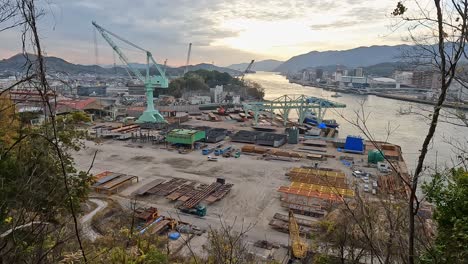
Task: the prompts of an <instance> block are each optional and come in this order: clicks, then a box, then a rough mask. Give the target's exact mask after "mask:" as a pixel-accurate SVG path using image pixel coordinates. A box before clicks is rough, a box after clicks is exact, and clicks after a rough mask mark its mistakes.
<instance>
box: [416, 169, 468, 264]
mask: <svg viewBox="0 0 468 264" xmlns="http://www.w3.org/2000/svg"><path fill="white" fill-rule="evenodd" d="M423 191H424V193H425V194H426V195H427V199H428V201H429V202H431V203H433V204H434V206H435V211H434V216H433V218H434V220H435V222H436V223H437V235H436V238H435V242H434V245H433V247H432V248H431V249H430V250H428V251H427V252H426V253H425V254H423V256H422V257H421V262H422V263H467V262H468V172H467V171H465V170H464V169H462V168H459V169H453V170H451V172H450V173H449V174H448V175H443V174H436V175H435V176H434V177H433V179H432V181H431V182H430V183H428V184H425V185H424V186H423Z"/></svg>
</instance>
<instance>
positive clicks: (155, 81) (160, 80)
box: [149, 75, 169, 88]
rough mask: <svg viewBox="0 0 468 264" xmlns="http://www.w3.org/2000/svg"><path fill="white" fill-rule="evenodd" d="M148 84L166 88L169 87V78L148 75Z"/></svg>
mask: <svg viewBox="0 0 468 264" xmlns="http://www.w3.org/2000/svg"><path fill="white" fill-rule="evenodd" d="M149 84H151V86H152V87H155V88H168V87H169V80H168V79H167V78H165V77H162V76H159V75H157V76H150V79H149Z"/></svg>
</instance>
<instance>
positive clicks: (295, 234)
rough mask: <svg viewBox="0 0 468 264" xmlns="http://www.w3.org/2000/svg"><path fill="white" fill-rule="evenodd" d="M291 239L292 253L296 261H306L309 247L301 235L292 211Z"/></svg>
mask: <svg viewBox="0 0 468 264" xmlns="http://www.w3.org/2000/svg"><path fill="white" fill-rule="evenodd" d="M289 239H290V241H291V252H292V256H293V257H294V258H295V259H299V260H300V259H304V258H305V257H306V256H307V250H308V246H307V243H306V242H304V241H303V240H302V239H301V237H300V235H299V226H298V225H297V222H296V218H295V217H294V214H293V212H292V211H289Z"/></svg>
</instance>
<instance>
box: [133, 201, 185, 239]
mask: <svg viewBox="0 0 468 264" xmlns="http://www.w3.org/2000/svg"><path fill="white" fill-rule="evenodd" d="M135 218H136V219H137V220H138V222H139V223H137V226H138V230H140V234H144V233H146V232H149V233H151V234H161V233H162V232H164V231H166V230H176V228H177V226H179V225H189V224H188V223H185V222H180V221H178V220H176V219H174V218H170V217H166V216H161V215H159V211H158V209H157V208H155V207H149V208H139V209H136V210H135Z"/></svg>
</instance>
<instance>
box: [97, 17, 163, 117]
mask: <svg viewBox="0 0 468 264" xmlns="http://www.w3.org/2000/svg"><path fill="white" fill-rule="evenodd" d="M92 24H93V26H94V27H95V28H96V29H97V30H98V31H99V33H101V35H102V37H103V38H104V39H105V40H106V42H107V43H108V44H109V45H110V46H111V47H112V49H113V50H114V51H115V53H117V55H118V56H119V59H120V60H121V61H122V63H123V64H124V65H125V66H126V70H127V72H128V74H129V75H130V76H131V77H133V76H132V74H131V73H133V75H134V77H136V78H137V79H138V80H140V81H142V82H143V83H144V85H145V92H146V110H145V111H144V112H143V114H142V115H141V116H140V117H139V118H138V120H137V123H139V124H147V123H150V124H157V123H167V121H166V120H165V119H164V117H163V116H162V115H161V114H160V113H159V111H158V110H156V109H155V108H154V102H153V91H154V88H168V87H169V80H168V79H167V77H166V74H165V70H162V69H161V68H160V67H159V65H158V63H156V61H155V60H154V58H153V55H152V54H151V52H149V51H147V50H145V49H144V48H142V47H140V46H138V45H136V44H134V43H132V42H130V41H128V40H126V39H124V38H122V37H120V36H118V35H117V34H114V33H112V32H110V31H109V30H107V29H105V28H103V27H101V26H100V25H98V24H97V23H96V22H95V21H93V22H92ZM111 36H112V37H114V38H116V39H118V40H120V41H122V42H124V43H126V44H128V45H130V46H132V47H134V48H136V49H138V50H140V51H142V52H144V53H145V54H146V75H145V76H143V74H141V72H140V70H138V69H135V68H134V67H132V66H131V64H130V63H129V60H128V58H127V56H125V54H124V53H123V52H122V50H121V49H120V48H119V46H117V44H116V43H115V42H114V41H113V40H112V38H111ZM152 66H155V67H156V70H157V71H158V73H159V75H150V68H151V67H152Z"/></svg>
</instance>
